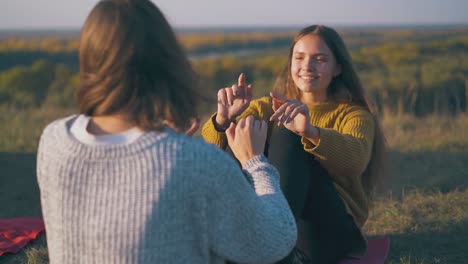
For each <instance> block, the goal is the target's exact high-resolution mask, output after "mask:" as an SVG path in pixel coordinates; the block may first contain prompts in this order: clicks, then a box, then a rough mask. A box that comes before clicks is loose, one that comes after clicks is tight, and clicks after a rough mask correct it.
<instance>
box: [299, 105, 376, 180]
mask: <svg viewBox="0 0 468 264" xmlns="http://www.w3.org/2000/svg"><path fill="white" fill-rule="evenodd" d="M374 130H375V124H374V119H373V117H372V114H371V113H369V112H368V111H366V110H364V109H357V110H354V111H352V112H350V113H348V114H346V116H345V117H344V119H343V120H342V121H341V123H340V124H339V125H338V127H337V129H330V128H319V132H320V140H319V142H318V144H317V145H314V144H313V143H312V142H310V141H309V140H308V139H306V138H304V137H303V138H302V144H303V145H304V149H305V150H306V151H307V152H309V153H312V154H313V155H315V157H316V158H317V159H318V161H319V162H320V163H321V164H322V166H323V167H324V168H325V169H326V170H327V171H328V172H329V173H330V175H332V176H334V177H336V176H338V175H339V176H341V177H342V176H344V177H346V176H349V175H361V174H362V173H363V172H364V170H365V169H366V167H367V164H368V163H369V160H370V156H371V152H372V144H373V140H374Z"/></svg>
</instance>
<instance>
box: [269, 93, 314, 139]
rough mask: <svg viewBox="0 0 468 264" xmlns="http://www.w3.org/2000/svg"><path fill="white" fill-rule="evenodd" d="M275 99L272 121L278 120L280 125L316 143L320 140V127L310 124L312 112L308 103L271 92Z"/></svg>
mask: <svg viewBox="0 0 468 264" xmlns="http://www.w3.org/2000/svg"><path fill="white" fill-rule="evenodd" d="M270 96H271V98H272V99H273V104H272V105H273V111H275V112H274V113H273V115H271V117H270V121H278V126H281V125H283V126H284V127H285V128H287V129H289V130H290V131H292V132H294V133H296V134H298V135H299V136H303V137H306V138H309V139H311V141H312V142H313V143H314V144H316V142H317V141H318V137H319V135H318V129H317V128H316V127H314V126H312V125H311V124H310V113H309V108H308V107H307V105H305V104H303V103H302V102H300V101H298V100H290V99H288V98H286V97H284V96H282V95H280V94H278V93H273V92H271V93H270Z"/></svg>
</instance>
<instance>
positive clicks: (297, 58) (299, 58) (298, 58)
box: [294, 57, 303, 60]
mask: <svg viewBox="0 0 468 264" xmlns="http://www.w3.org/2000/svg"><path fill="white" fill-rule="evenodd" d="M294 59H295V60H302V59H303V57H294Z"/></svg>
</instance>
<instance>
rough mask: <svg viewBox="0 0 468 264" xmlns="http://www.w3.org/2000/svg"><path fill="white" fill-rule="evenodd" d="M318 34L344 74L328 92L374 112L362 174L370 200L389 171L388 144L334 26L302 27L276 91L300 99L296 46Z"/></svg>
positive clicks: (335, 80) (290, 50)
mask: <svg viewBox="0 0 468 264" xmlns="http://www.w3.org/2000/svg"><path fill="white" fill-rule="evenodd" d="M311 34H312V35H317V36H320V38H322V40H323V41H324V42H325V43H326V44H327V46H328V48H329V49H330V50H331V51H332V52H333V55H334V56H335V59H336V62H337V64H339V65H340V66H341V73H340V74H339V75H337V76H336V77H334V78H333V79H332V81H331V83H330V85H329V86H328V89H327V95H328V97H329V98H331V99H332V100H336V101H339V102H343V101H347V102H353V103H357V104H359V105H361V106H363V107H364V108H365V109H367V110H368V111H369V112H370V113H372V115H373V117H374V123H375V135H374V142H373V145H372V154H371V158H370V161H369V164H368V165H367V168H366V170H365V171H364V173H363V175H362V184H363V187H364V190H365V192H366V195H367V197H368V198H369V200H371V199H372V198H373V196H374V192H375V190H376V187H378V186H379V185H380V184H381V183H382V181H383V179H384V178H385V174H386V165H387V151H386V149H387V147H386V141H385V137H384V135H383V131H382V128H381V126H380V123H379V120H378V118H377V114H376V112H375V111H374V110H375V109H374V107H372V104H371V103H370V102H369V100H368V99H367V97H366V95H365V91H364V89H363V86H362V84H361V81H360V79H359V76H358V74H357V72H356V70H355V68H354V66H353V63H352V60H351V56H350V54H349V52H348V50H347V48H346V45H345V43H344V41H343V39H342V38H341V37H340V35H339V34H338V33H337V32H336V31H335V30H334V29H332V28H329V27H326V26H322V25H312V26H309V27H306V28H303V29H302V30H300V31H299V32H298V33H297V34H296V36H295V37H294V40H293V42H292V44H291V46H290V48H289V57H288V62H287V64H286V66H285V67H284V69H283V71H282V72H281V74H280V75H279V77H278V78H277V80H276V83H275V88H274V89H275V90H276V91H277V92H279V93H281V94H283V95H285V96H287V97H288V98H291V99H293V98H294V99H299V98H300V90H299V89H298V88H297V87H296V85H295V84H294V81H293V79H292V76H291V62H292V55H293V50H294V46H295V45H296V43H297V41H299V39H301V38H302V37H304V36H306V35H311Z"/></svg>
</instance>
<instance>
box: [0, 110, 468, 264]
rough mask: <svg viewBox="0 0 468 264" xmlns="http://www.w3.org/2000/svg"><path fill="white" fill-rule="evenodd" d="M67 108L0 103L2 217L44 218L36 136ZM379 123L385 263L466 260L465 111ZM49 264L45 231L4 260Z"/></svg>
mask: <svg viewBox="0 0 468 264" xmlns="http://www.w3.org/2000/svg"><path fill="white" fill-rule="evenodd" d="M70 113H71V111H70V110H60V109H39V110H34V111H33V110H27V111H16V110H13V109H9V108H5V107H4V108H1V107H0V122H1V123H2V126H0V135H1V136H0V167H1V168H2V177H0V200H1V201H4V202H3V204H4V205H3V207H2V210H0V217H2V218H6V217H15V216H36V217H40V216H41V212H40V204H39V191H38V188H37V183H36V181H35V151H36V148H37V141H38V139H39V136H40V133H41V131H42V129H43V127H44V126H45V125H46V124H47V123H49V122H50V121H52V120H54V119H56V118H59V117H63V116H67V115H69V114H70ZM382 127H383V129H384V131H385V134H386V136H387V139H388V143H389V146H390V161H391V168H390V178H389V179H388V181H387V183H386V188H385V189H384V191H383V192H382V194H381V195H380V197H379V199H378V200H377V201H376V203H375V205H374V208H373V210H372V211H371V214H370V218H369V221H368V223H367V224H366V226H365V231H366V232H367V234H369V235H371V236H382V235H386V236H389V237H390V238H391V248H390V256H389V258H388V262H387V263H391V264H397V263H398V264H427V263H450V264H452V263H455V264H456V263H468V253H467V252H466V245H468V202H467V201H468V188H467V185H468V152H467V150H468V116H466V115H460V116H458V117H442V116H429V117H426V118H421V119H416V118H414V117H411V116H392V117H390V116H386V117H384V119H383V120H382ZM5 205H7V206H5ZM8 205H10V206H8ZM47 262H48V259H47V245H46V241H45V235H40V236H39V238H38V239H37V240H36V241H34V242H33V243H31V244H29V245H28V246H27V247H26V248H25V249H24V250H22V251H21V252H20V253H19V254H16V255H5V256H2V257H0V263H8V264H10V263H47Z"/></svg>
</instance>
